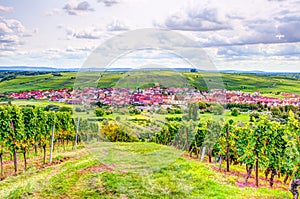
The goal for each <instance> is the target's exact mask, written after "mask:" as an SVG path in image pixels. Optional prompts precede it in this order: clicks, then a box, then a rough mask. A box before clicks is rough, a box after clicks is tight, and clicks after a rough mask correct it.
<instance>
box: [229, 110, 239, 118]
mask: <svg viewBox="0 0 300 199" xmlns="http://www.w3.org/2000/svg"><path fill="white" fill-rule="evenodd" d="M239 114H240V111H239V109H237V108H233V109H231V115H232V116H235V117H236V116H238V115H239Z"/></svg>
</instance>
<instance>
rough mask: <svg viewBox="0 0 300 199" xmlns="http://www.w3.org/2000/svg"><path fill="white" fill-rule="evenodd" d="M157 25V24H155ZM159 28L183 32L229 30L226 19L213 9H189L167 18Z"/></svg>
mask: <svg viewBox="0 0 300 199" xmlns="http://www.w3.org/2000/svg"><path fill="white" fill-rule="evenodd" d="M156 25H157V24H156ZM158 26H160V27H161V28H167V29H172V30H185V31H219V30H226V29H231V27H230V24H228V21H227V19H226V18H224V17H222V16H220V13H218V10H217V9H215V8H204V9H202V8H198V7H189V8H187V9H185V10H181V11H179V12H177V13H175V14H172V15H171V16H169V17H167V18H166V19H165V21H164V22H163V24H160V25H158Z"/></svg>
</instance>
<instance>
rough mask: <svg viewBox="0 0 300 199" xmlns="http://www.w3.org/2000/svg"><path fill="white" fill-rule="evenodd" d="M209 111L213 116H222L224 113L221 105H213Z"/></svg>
mask: <svg viewBox="0 0 300 199" xmlns="http://www.w3.org/2000/svg"><path fill="white" fill-rule="evenodd" d="M211 111H212V113H213V114H214V115H222V114H223V113H224V107H223V106H222V105H221V104H213V105H212V107H211Z"/></svg>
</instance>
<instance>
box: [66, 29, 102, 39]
mask: <svg viewBox="0 0 300 199" xmlns="http://www.w3.org/2000/svg"><path fill="white" fill-rule="evenodd" d="M66 33H67V37H68V38H69V39H71V38H76V39H99V38H101V36H102V35H103V31H102V30H101V29H99V28H97V27H87V28H85V29H84V30H77V29H75V28H71V27H69V28H67V29H66Z"/></svg>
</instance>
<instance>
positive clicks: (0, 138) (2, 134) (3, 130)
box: [0, 106, 11, 179]
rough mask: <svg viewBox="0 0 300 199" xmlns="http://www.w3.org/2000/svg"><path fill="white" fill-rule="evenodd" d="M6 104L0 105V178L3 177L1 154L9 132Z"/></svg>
mask: <svg viewBox="0 0 300 199" xmlns="http://www.w3.org/2000/svg"><path fill="white" fill-rule="evenodd" d="M8 117H9V115H8V110H7V106H0V179H2V177H3V172H4V171H3V154H4V152H5V146H6V143H5V142H6V140H7V136H8V134H9V132H10V128H11V127H10V122H9V120H8Z"/></svg>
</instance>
